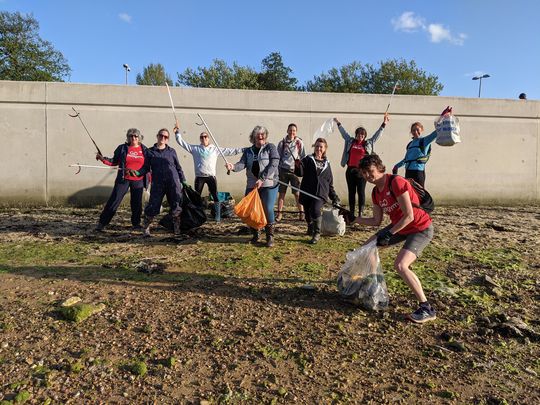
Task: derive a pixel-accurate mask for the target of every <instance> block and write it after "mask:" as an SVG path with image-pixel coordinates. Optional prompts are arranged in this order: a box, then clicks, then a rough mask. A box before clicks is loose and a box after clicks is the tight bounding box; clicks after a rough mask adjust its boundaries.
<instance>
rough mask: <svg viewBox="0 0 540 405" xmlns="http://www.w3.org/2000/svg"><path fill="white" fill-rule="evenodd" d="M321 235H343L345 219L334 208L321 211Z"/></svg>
mask: <svg viewBox="0 0 540 405" xmlns="http://www.w3.org/2000/svg"><path fill="white" fill-rule="evenodd" d="M321 233H322V234H323V235H339V236H343V235H345V219H343V217H342V216H341V215H339V210H338V209H336V208H326V207H324V208H323V209H322V224H321Z"/></svg>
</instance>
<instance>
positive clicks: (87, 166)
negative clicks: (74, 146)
mask: <svg viewBox="0 0 540 405" xmlns="http://www.w3.org/2000/svg"><path fill="white" fill-rule="evenodd" d="M68 167H78V168H79V170H77V173H75V174H79V173H80V172H81V169H82V168H83V167H84V168H91V169H102V170H124V169H122V168H120V167H114V166H113V167H111V166H94V165H81V164H79V163H73V164H71V165H68Z"/></svg>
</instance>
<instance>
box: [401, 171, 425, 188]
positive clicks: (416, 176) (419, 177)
mask: <svg viewBox="0 0 540 405" xmlns="http://www.w3.org/2000/svg"><path fill="white" fill-rule="evenodd" d="M405 178H406V179H413V180H414V181H416V182H417V183H418V184H421V185H422V187H424V183H425V182H426V172H425V171H423V170H405Z"/></svg>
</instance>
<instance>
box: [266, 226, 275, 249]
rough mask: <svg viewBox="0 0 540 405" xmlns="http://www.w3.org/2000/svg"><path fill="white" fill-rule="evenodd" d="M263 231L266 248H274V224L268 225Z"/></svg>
mask: <svg viewBox="0 0 540 405" xmlns="http://www.w3.org/2000/svg"><path fill="white" fill-rule="evenodd" d="M264 229H265V231H266V247H272V246H274V224H268V225H266V227H265V228H264Z"/></svg>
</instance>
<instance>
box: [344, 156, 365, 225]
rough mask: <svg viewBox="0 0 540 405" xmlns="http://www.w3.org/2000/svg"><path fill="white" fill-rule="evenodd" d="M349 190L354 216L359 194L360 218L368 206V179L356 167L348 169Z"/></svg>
mask: <svg viewBox="0 0 540 405" xmlns="http://www.w3.org/2000/svg"><path fill="white" fill-rule="evenodd" d="M345 179H346V180H347V189H348V190H349V210H350V211H351V215H354V210H355V208H356V194H357V193H358V206H359V209H358V216H361V215H362V209H363V208H364V206H365V205H366V179H364V176H362V175H361V174H360V171H359V170H358V169H357V168H356V167H347V171H346V172H345Z"/></svg>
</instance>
